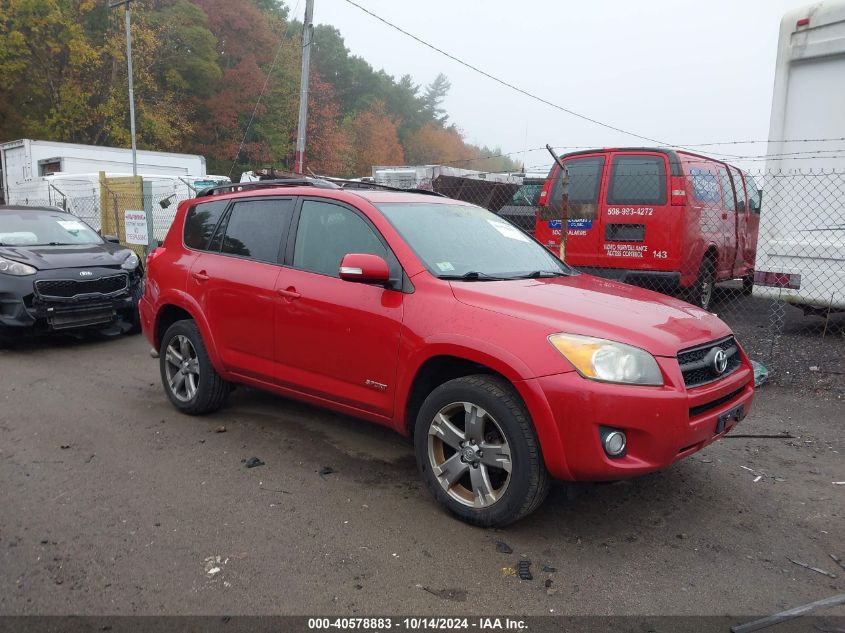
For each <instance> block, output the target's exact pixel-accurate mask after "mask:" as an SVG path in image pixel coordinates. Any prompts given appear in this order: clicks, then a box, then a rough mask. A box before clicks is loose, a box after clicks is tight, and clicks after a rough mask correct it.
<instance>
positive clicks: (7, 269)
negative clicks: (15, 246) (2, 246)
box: [0, 257, 38, 277]
mask: <svg viewBox="0 0 845 633" xmlns="http://www.w3.org/2000/svg"><path fill="white" fill-rule="evenodd" d="M37 272H38V271H37V270H35V269H34V268H33V267H32V266H28V265H26V264H21V263H20V262H16V261H13V260H11V259H6V258H5V257H0V273H5V274H7V275H15V276H16V277H24V276H26V275H34V274H35V273H37Z"/></svg>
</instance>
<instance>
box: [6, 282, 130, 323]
mask: <svg viewBox="0 0 845 633" xmlns="http://www.w3.org/2000/svg"><path fill="white" fill-rule="evenodd" d="M86 270H87V271H90V272H91V273H92V275H91V277H90V280H91V281H96V280H98V279H99V278H100V277H106V276H112V277H113V276H115V275H120V274H126V272H125V271H120V270H114V269H110V268H105V269H97V268H86ZM71 274H72V273H69V272H68V270H67V269H60V270H46V271H39V272H38V273H37V274H36V275H33V276H27V277H12V276H10V275H4V276H3V278H2V279H0V329H2V330H3V331H4V332H5V333H6V334H18V333H26V332H29V331H36V332H45V331H64V330H70V329H80V328H87V327H104V326H107V325H109V324H110V323H113V322H114V321H115V320H117V319H118V318H121V317H124V316H127V315H129V314H131V311H133V310H135V309H136V306H137V304H138V299H139V297H140V295H141V292H142V290H143V281H142V277H141V274H140V271H138V272H136V273H133V274H129V275H128V276H127V285H126V287H125V288H124V289H122V290H119V291H115V292H110V293H106V294H103V293H88V294H82V295H78V296H72V297H57V296H51V295H45V294H42V293H41V292H39V290H37V286H36V284H37V283H38V282H41V281H50V282H52V281H58V280H66V279H68V278H69V276H70V275H71Z"/></svg>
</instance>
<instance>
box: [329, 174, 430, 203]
mask: <svg viewBox="0 0 845 633" xmlns="http://www.w3.org/2000/svg"><path fill="white" fill-rule="evenodd" d="M320 178H321V180H325V181H326V182H329V183H332V184H337V185H338V186H339V187H340V188H341V189H384V190H386V191H399V192H402V193H421V194H423V195H426V196H438V197H440V198H446V197H447V196H445V195H443V194H442V193H438V192H437V191H431V190H430V189H420V188H418V187H411V188H410V189H403V188H401V187H391V186H390V185H382V184H380V183H377V182H368V181H363V180H345V179H343V178H331V177H328V176H321V177H320Z"/></svg>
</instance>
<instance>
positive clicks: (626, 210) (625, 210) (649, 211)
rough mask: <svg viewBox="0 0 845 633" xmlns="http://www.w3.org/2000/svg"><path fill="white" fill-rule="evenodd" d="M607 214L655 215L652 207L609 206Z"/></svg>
mask: <svg viewBox="0 0 845 633" xmlns="http://www.w3.org/2000/svg"><path fill="white" fill-rule="evenodd" d="M607 215H640V216H649V215H654V209H653V208H652V207H638V208H634V207H621V208H620V207H608V209H607Z"/></svg>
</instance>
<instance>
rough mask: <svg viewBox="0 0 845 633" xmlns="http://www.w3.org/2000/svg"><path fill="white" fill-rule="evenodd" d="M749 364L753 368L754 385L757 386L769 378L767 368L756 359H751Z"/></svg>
mask: <svg viewBox="0 0 845 633" xmlns="http://www.w3.org/2000/svg"><path fill="white" fill-rule="evenodd" d="M751 366H752V367H753V368H754V386H755V387H759V386H760V385H762V384H763V383H764V382H766V381H767V380H768V379H769V370H768V369H766V368H765V367H764V366H763V363H758V362H757V361H756V360H752V361H751Z"/></svg>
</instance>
